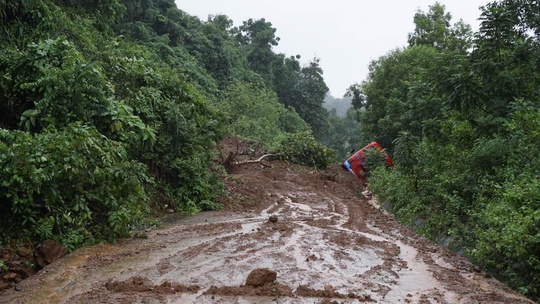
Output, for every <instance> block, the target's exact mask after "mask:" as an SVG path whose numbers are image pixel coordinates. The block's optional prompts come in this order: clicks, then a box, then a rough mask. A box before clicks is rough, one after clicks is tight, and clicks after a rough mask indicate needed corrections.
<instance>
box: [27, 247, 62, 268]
mask: <svg viewBox="0 0 540 304" xmlns="http://www.w3.org/2000/svg"><path fill="white" fill-rule="evenodd" d="M66 254H67V250H66V248H64V247H62V246H61V245H60V244H58V243H57V242H55V241H53V240H46V241H45V242H43V243H41V244H39V245H37V246H36V249H35V250H34V259H35V262H36V266H37V267H38V268H43V267H45V266H47V265H49V264H51V263H52V262H54V261H56V260H58V259H60V258H62V257H64V256H65V255H66Z"/></svg>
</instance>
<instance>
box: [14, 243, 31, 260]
mask: <svg viewBox="0 0 540 304" xmlns="http://www.w3.org/2000/svg"><path fill="white" fill-rule="evenodd" d="M17 254H18V255H19V256H20V257H23V258H25V257H27V256H30V255H31V254H32V249H30V247H28V246H27V245H23V246H21V247H19V249H17Z"/></svg>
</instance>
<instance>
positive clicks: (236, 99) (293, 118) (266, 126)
mask: <svg viewBox="0 0 540 304" xmlns="http://www.w3.org/2000/svg"><path fill="white" fill-rule="evenodd" d="M216 106H217V109H218V110H219V112H221V113H222V114H223V115H225V116H226V122H227V124H228V125H229V128H230V133H231V134H235V135H238V136H240V137H244V138H250V139H252V140H257V141H259V142H262V143H264V144H266V145H267V146H269V147H276V146H277V145H278V144H279V143H280V142H281V141H282V140H283V139H284V138H285V136H286V133H287V132H298V131H303V130H307V129H309V126H307V124H306V123H305V122H304V121H303V120H302V119H301V118H300V117H299V116H298V114H296V113H295V112H294V111H292V110H290V109H286V108H285V107H284V106H283V105H282V104H280V103H279V102H278V100H277V97H276V95H275V94H274V93H272V92H269V91H268V90H266V89H259V88H257V87H254V86H251V85H249V84H246V83H240V82H237V83H232V84H231V85H230V86H229V87H228V89H227V90H226V91H225V93H224V95H223V97H222V98H221V99H220V102H219V103H218V104H217V105H216ZM282 123H286V125H282Z"/></svg>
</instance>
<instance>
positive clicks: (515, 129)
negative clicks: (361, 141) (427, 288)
mask: <svg viewBox="0 0 540 304" xmlns="http://www.w3.org/2000/svg"><path fill="white" fill-rule="evenodd" d="M537 13H538V7H537V5H531V3H528V2H527V1H525V2H519V1H518V2H516V1H499V2H493V3H489V4H488V5H486V6H484V7H483V8H482V15H481V17H480V20H481V21H482V24H481V27H480V31H479V33H477V34H476V35H475V40H474V44H475V45H474V48H472V49H470V48H468V47H467V48H465V49H464V48H463V46H465V45H467V44H463V42H466V40H462V39H458V40H455V39H453V38H459V35H457V36H455V37H452V36H453V34H452V33H451V28H450V27H449V22H448V21H449V16H450V15H446V13H445V12H444V7H442V6H440V5H439V4H436V5H435V6H434V7H430V12H429V13H428V14H424V13H422V12H419V13H418V14H417V15H416V16H415V20H414V21H415V24H416V30H415V33H413V34H412V35H411V36H409V39H410V40H409V42H410V44H411V46H409V47H408V48H406V49H403V50H396V51H393V52H391V53H389V54H387V55H386V56H383V57H381V58H380V59H379V60H378V61H375V62H374V63H373V64H372V65H371V66H370V74H369V78H368V80H367V81H366V82H364V83H363V84H362V86H358V85H353V86H352V87H351V88H350V90H349V91H350V94H351V95H352V97H354V99H355V100H356V103H357V105H358V106H363V107H365V109H366V111H365V112H364V113H362V115H360V120H359V121H360V123H361V125H362V130H363V131H364V132H365V134H364V135H365V136H367V137H368V138H372V139H373V140H376V141H378V142H379V143H381V144H383V146H385V147H387V146H388V147H390V149H392V150H393V152H394V153H393V154H394V156H395V161H396V167H395V169H394V170H382V169H374V170H373V171H372V172H371V176H370V184H369V187H370V188H371V189H373V191H374V192H375V193H376V195H377V197H378V198H379V200H381V203H382V204H383V205H385V206H388V207H389V208H390V210H391V211H392V212H393V213H395V214H396V216H397V218H398V219H400V220H401V221H403V222H405V223H407V224H408V225H410V226H412V227H414V228H415V229H416V230H417V231H419V232H420V233H421V234H423V235H425V236H426V237H428V238H430V239H432V240H435V241H438V242H440V243H441V244H444V245H447V246H450V247H451V248H453V249H455V250H458V251H460V252H463V253H464V254H466V255H467V256H468V257H470V258H471V259H472V260H473V261H474V262H476V263H477V264H478V265H480V266H482V267H483V268H484V269H485V270H487V271H488V272H490V273H491V274H493V275H495V276H496V277H497V278H498V279H500V280H502V281H504V282H506V283H507V284H508V285H510V286H511V287H513V288H514V289H516V290H519V291H521V292H522V293H524V294H525V295H527V296H529V297H531V298H532V299H535V300H538V299H539V297H540V263H539V260H538V258H537V257H538V255H539V252H540V247H539V246H538V244H540V238H539V235H540V230H539V229H538V225H539V224H540V223H539V219H540V217H539V215H538V210H539V208H540V206H539V205H538V201H539V197H540V185H539V183H538V182H537V181H538V177H539V176H538V172H540V162H539V161H538V159H540V149H539V148H538V142H539V140H540V136H539V134H540V132H539V130H540V124H539V121H540V115H539V113H540V111H539V110H538V109H539V100H540V90H539V89H538V88H540V82H539V78H538V73H536V72H534V70H535V69H537V68H538V67H539V62H540V60H539V58H540V47H539V45H538V43H537V42H538V41H537V38H538V37H537V33H538V32H540V31H539V28H538V25H539V24H540V23H539V22H538V18H536V17H534V16H537ZM463 29H465V28H463ZM463 33H466V31H465V32H463ZM420 45H422V47H421V48H419V46H420Z"/></svg>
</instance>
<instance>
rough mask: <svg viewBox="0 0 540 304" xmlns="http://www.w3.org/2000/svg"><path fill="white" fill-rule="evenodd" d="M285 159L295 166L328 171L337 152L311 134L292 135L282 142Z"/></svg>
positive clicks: (281, 147) (280, 149) (281, 148)
mask: <svg viewBox="0 0 540 304" xmlns="http://www.w3.org/2000/svg"><path fill="white" fill-rule="evenodd" d="M279 151H282V153H283V155H284V156H283V158H284V159H285V160H287V161H290V162H291V163H294V164H299V165H306V166H310V167H316V168H318V169H326V167H327V166H328V165H329V164H331V163H334V162H335V161H336V158H337V153H336V151H334V150H332V149H330V148H328V147H326V146H324V145H322V144H320V143H319V142H317V141H316V140H315V137H313V135H312V134H311V133H310V132H301V133H296V134H291V135H290V136H289V137H288V138H286V139H285V140H284V141H282V142H281V146H280V148H279Z"/></svg>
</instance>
